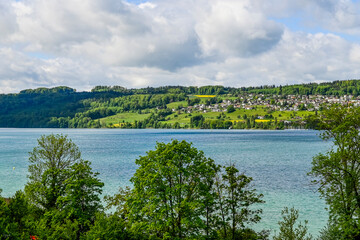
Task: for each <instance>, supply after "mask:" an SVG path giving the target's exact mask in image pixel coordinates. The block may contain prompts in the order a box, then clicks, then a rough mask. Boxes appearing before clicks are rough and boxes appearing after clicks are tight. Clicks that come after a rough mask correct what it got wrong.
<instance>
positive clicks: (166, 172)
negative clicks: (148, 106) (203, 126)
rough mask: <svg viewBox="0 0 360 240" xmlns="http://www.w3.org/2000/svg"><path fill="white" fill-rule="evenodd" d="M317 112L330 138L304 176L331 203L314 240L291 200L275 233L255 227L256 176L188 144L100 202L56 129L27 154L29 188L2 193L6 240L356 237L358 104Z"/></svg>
mask: <svg viewBox="0 0 360 240" xmlns="http://www.w3.org/2000/svg"><path fill="white" fill-rule="evenodd" d="M315 118H316V121H317V123H318V125H319V126H321V127H322V128H323V129H326V130H325V131H323V132H322V133H321V137H322V139H324V140H329V139H330V140H331V141H333V147H332V148H331V149H329V151H327V152H326V153H320V154H318V155H316V156H314V157H313V161H312V168H311V171H310V172H309V173H308V174H309V176H311V177H312V178H313V183H314V184H316V185H317V186H318V191H319V193H320V195H321V197H322V198H324V199H325V201H326V204H327V207H328V209H329V220H328V224H327V225H326V227H325V228H324V229H322V230H321V232H319V234H318V237H317V238H315V237H313V236H311V235H310V234H309V233H308V232H307V225H306V224H307V223H306V222H303V223H302V222H299V221H298V217H299V211H298V210H296V209H294V208H289V207H288V206H284V209H283V210H282V212H281V214H282V220H280V221H279V222H278V225H279V229H278V230H277V231H276V233H275V234H274V233H270V232H269V231H268V230H267V229H264V230H262V231H255V230H254V229H253V228H252V226H254V224H257V223H259V222H260V221H261V213H262V209H261V205H262V204H264V200H263V195H262V194H261V193H258V192H257V191H256V189H255V186H254V185H253V184H252V180H253V179H252V178H251V177H248V176H246V175H245V174H244V173H241V172H239V170H238V169H237V166H235V165H233V164H230V165H227V166H221V165H217V164H216V163H215V161H214V160H213V159H211V158H207V157H206V156H205V155H204V153H203V152H202V151H201V150H198V149H196V148H195V147H193V146H192V144H191V143H188V142H186V141H182V140H172V141H171V142H169V143H161V142H159V143H157V145H156V148H155V150H151V151H148V152H147V153H146V155H144V156H140V157H139V158H138V159H136V160H135V163H136V164H137V165H138V168H137V170H136V172H135V173H134V175H133V177H132V178H131V179H130V182H131V184H132V186H130V187H126V188H119V191H118V192H117V193H116V194H115V195H112V196H105V197H104V199H102V197H101V193H102V188H103V186H104V183H103V182H102V181H101V180H100V179H99V177H98V176H99V174H100V173H97V172H94V171H93V170H92V168H91V163H90V162H89V161H86V160H84V159H82V157H81V152H80V150H79V148H78V147H77V146H76V144H75V143H73V142H72V140H71V139H69V138H68V137H67V136H65V135H61V134H60V135H54V134H51V135H44V136H41V137H40V138H39V139H38V145H37V146H36V147H35V148H34V149H33V151H31V152H30V153H29V166H28V180H27V183H26V184H25V187H24V189H20V190H19V191H17V192H16V193H15V195H14V196H12V197H10V198H3V197H0V239H39V240H40V239H229V240H230V239H231V240H235V239H249V240H252V239H254V240H255V239H264V240H265V239H273V240H301V239H306V240H312V239H318V240H335V239H336V240H338V239H360V230H359V229H360V220H359V219H360V199H359V195H358V192H359V190H360V189H359V186H358V183H359V181H360V172H359V169H360V162H359V159H358V156H359V153H360V134H359V133H360V132H359V131H360V130H359V129H360V108H354V107H350V108H342V107H339V106H334V107H331V108H329V109H326V110H324V111H323V112H322V113H321V114H319V115H316V116H315ZM264 157H266V156H264ZM270 234H272V236H270Z"/></svg>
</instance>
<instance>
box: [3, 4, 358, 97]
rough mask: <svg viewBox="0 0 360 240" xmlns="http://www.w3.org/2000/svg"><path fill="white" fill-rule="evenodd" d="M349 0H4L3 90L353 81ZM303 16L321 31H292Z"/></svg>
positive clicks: (354, 46)
mask: <svg viewBox="0 0 360 240" xmlns="http://www.w3.org/2000/svg"><path fill="white" fill-rule="evenodd" d="M359 12H360V11H359V4H358V3H354V2H353V1H350V0H340V1H336V0H329V1H322V0H320V1H311V0H301V1H291V0H266V1H265V0H196V1H194V0H182V1H175V0H149V1H148V2H143V3H141V4H139V5H136V4H133V3H129V2H126V1H119V0H64V1H57V0H18V1H15V0H3V1H1V2H0V13H1V14H0V34H1V36H2V37H1V38H0V92H13V91H19V90H21V89H24V88H34V87H38V86H45V87H50V86H56V85H68V86H71V87H75V88H77V89H79V90H89V89H90V88H91V87H93V86H95V85H100V84H101V85H123V86H125V87H146V86H161V85H179V84H180V85H209V84H221V85H226V86H236V87H240V86H250V85H262V84H276V85H279V84H290V83H301V82H310V81H322V80H326V81H331V80H336V79H351V78H358V76H359V74H360V72H359V70H357V69H359V67H358V66H359V63H360V45H359V44H358V43H356V42H354V41H353V42H349V41H347V40H345V39H344V38H342V37H341V36H340V35H338V33H339V32H342V33H347V34H352V35H354V36H358V34H359V32H360V31H359V26H360V24H359V19H360V18H359ZM300 15H301V17H300V21H301V22H302V24H304V25H311V24H316V27H319V26H323V28H324V29H325V30H327V31H326V32H329V31H330V32H331V31H333V33H322V32H321V31H319V32H318V33H314V31H312V33H311V34H310V33H306V32H304V31H295V32H294V30H290V29H291V28H290V27H288V26H286V23H284V22H282V23H280V22H277V21H276V19H279V18H291V17H293V16H296V17H297V18H298V17H299V16H300Z"/></svg>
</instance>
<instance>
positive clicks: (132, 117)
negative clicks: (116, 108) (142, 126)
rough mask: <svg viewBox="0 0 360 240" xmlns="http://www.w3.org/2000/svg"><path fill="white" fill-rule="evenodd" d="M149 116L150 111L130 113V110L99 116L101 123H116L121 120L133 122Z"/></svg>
mask: <svg viewBox="0 0 360 240" xmlns="http://www.w3.org/2000/svg"><path fill="white" fill-rule="evenodd" d="M149 116H150V113H148V114H139V113H130V112H129V113H118V114H116V115H114V116H110V117H106V118H101V119H100V121H101V123H102V124H103V125H112V124H118V123H121V122H123V121H124V122H130V123H133V122H135V121H142V120H144V119H145V118H147V117H149Z"/></svg>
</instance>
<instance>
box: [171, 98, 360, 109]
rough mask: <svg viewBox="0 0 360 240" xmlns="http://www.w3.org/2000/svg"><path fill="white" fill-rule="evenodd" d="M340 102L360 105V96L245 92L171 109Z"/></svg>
mask: <svg viewBox="0 0 360 240" xmlns="http://www.w3.org/2000/svg"><path fill="white" fill-rule="evenodd" d="M333 104H340V105H342V106H349V105H353V106H356V107H358V106H360V97H354V96H352V95H344V96H325V95H309V96H306V95H287V96H283V95H270V96H269V95H267V96H266V95H264V94H259V95H257V94H246V95H241V96H239V97H238V98H235V99H234V98H231V99H226V98H225V99H224V100H223V101H222V102H221V103H216V104H195V105H193V106H188V107H180V108H179V109H175V108H173V109H172V111H173V112H175V111H181V112H184V113H192V112H194V111H195V112H203V113H206V112H226V111H227V109H228V107H229V106H231V105H232V106H233V107H234V109H245V110H252V109H254V108H256V107H257V106H262V107H266V108H268V109H269V110H271V111H321V110H322V109H323V108H324V107H325V106H330V105H333Z"/></svg>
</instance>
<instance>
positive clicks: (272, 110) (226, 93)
mask: <svg viewBox="0 0 360 240" xmlns="http://www.w3.org/2000/svg"><path fill="white" fill-rule="evenodd" d="M359 94H360V80H346V81H334V82H328V83H320V84H317V83H309V84H299V85H286V86H275V85H272V86H260V87H241V88H232V87H223V86H203V87H183V86H164V87H157V88H152V87H147V88H140V89H126V88H124V87H121V86H96V87H94V88H93V89H92V90H91V91H90V92H77V91H76V90H75V89H72V88H69V87H65V86H61V87H54V88H38V89H27V90H22V91H20V93H16V94H0V127H3V128H133V129H134V128H135V129H136V128H141V129H142V128H163V129H274V130H275V129H278V130H282V129H316V127H317V125H316V122H314V121H313V119H314V118H315V116H316V115H318V114H319V113H321V112H322V111H323V110H324V109H326V108H328V107H330V106H332V105H340V106H345V107H348V106H354V107H358V106H360V96H359Z"/></svg>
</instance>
